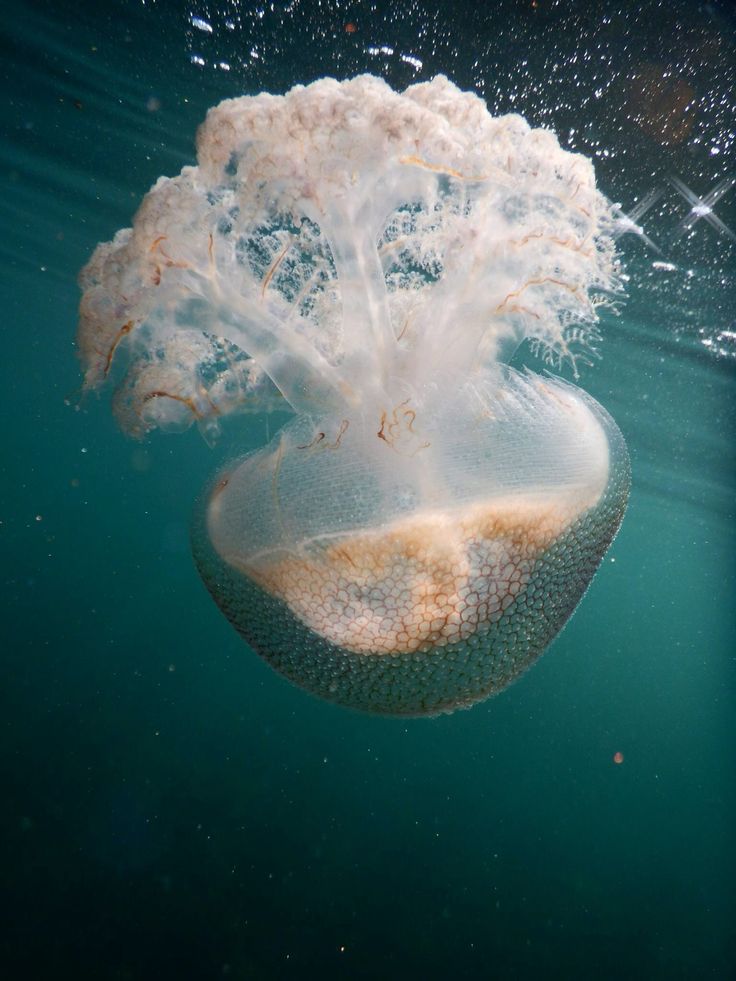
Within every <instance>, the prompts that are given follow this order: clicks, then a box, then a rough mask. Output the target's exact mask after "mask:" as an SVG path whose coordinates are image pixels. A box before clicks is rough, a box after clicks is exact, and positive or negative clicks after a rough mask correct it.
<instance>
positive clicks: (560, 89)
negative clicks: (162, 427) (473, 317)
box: [0, 0, 736, 979]
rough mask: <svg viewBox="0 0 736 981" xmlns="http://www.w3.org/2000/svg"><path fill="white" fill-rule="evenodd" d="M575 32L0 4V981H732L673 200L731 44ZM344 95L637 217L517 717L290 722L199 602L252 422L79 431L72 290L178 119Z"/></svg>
mask: <svg viewBox="0 0 736 981" xmlns="http://www.w3.org/2000/svg"><path fill="white" fill-rule="evenodd" d="M606 6H607V5H606V4H589V3H582V2H581V3H579V4H573V3H557V4H555V3H551V2H545V0H539V3H538V4H536V5H532V4H526V3H521V2H519V3H512V2H509V3H502V4H490V3H489V4H486V5H480V6H476V5H468V6H467V8H465V7H464V5H462V4H460V3H453V4H449V3H448V4H444V5H443V4H440V3H438V2H436V0H435V2H434V3H428V4H411V3H406V4H382V3H377V4H368V3H354V4H341V3H338V2H336V0H327V2H322V3H317V2H311V0H310V2H299V0H292V2H291V3H273V4H267V3H266V4H263V5H261V6H259V5H257V4H240V5H238V4H235V3H229V4H228V3H222V4H221V5H219V6H218V5H215V4H207V3H203V4H201V5H199V6H196V7H195V6H193V7H191V8H190V7H188V6H185V5H178V4H170V3H160V2H159V3H156V2H152V0H150V2H148V3H146V4H143V3H133V2H131V3H128V4H125V3H100V4H92V3H70V2H56V3H41V2H38V3H21V4H17V5H12V6H11V5H10V4H5V5H4V10H3V14H4V16H3V20H2V38H1V44H2V49H1V50H2V61H1V62H0V71H1V72H2V77H3V91H4V94H5V99H4V101H3V109H2V117H1V118H2V127H3V139H2V142H1V143H0V160H1V163H2V177H3V188H4V193H3V194H2V197H1V198H0V214H1V216H2V217H1V219H0V220H1V221H2V237H0V249H1V250H2V260H3V262H2V274H1V275H0V291H1V293H2V296H1V299H2V309H3V310H4V311H5V315H4V317H3V322H2V329H3V342H4V347H3V352H2V360H1V361H0V372H2V385H1V386H0V391H1V392H2V396H3V422H4V427H3V452H2V461H1V463H0V466H1V468H2V470H1V474H2V476H1V478H0V479H1V481H2V482H1V484H0V521H1V524H0V555H1V556H2V576H3V590H2V603H3V616H2V640H1V641H0V644H1V656H2V662H3V679H4V682H3V686H2V715H1V716H0V721H1V723H2V741H1V742H0V756H1V758H2V774H1V775H0V779H1V781H2V782H1V783H0V790H1V792H2V808H1V809H0V815H1V817H2V832H3V844H4V846H5V856H4V858H3V862H2V890H3V892H4V894H5V898H4V901H3V913H2V920H1V921H0V922H1V923H2V926H1V928H0V932H1V934H2V939H1V946H0V975H1V976H2V977H7V978H13V979H15V978H67V977H69V978H87V977H89V978H110V979H135V978H169V977H171V978H196V979H200V978H201V979H207V978H220V977H223V976H229V977H235V978H256V979H261V978H263V979H269V978H282V977H283V978H286V977H294V978H312V977H315V978H332V977H344V978H361V979H362V978H412V979H413V978H420V979H425V978H445V977H460V978H494V979H495V978H499V979H516V978H519V979H526V978H564V979H567V978H592V977H595V978H606V979H608V978H610V979H629V978H631V979H634V978H636V979H638V978H642V979H643V978H647V979H649V978H657V979H659V978H662V979H671V978H718V979H721V978H732V977H735V976H736V933H735V931H734V923H735V922H736V783H735V779H734V746H735V745H736V739H735V738H734V737H735V733H736V722H735V719H736V711H735V709H736V692H735V688H736V671H735V670H734V651H736V622H735V617H734V584H735V580H736V576H735V574H734V573H735V570H734V546H735V545H736V541H735V539H736V534H735V532H734V522H733V515H734V503H733V502H734V497H733V494H734V485H735V481H734V452H733V449H734V442H733V438H734V428H735V425H734V424H735V420H736V414H735V410H736V397H735V395H736V388H735V386H734V375H735V371H734V368H735V367H736V337H734V336H733V335H734V333H735V332H736V325H735V324H734V318H735V317H736V311H735V304H734V278H735V268H736V245H735V244H734V242H733V241H732V239H731V238H729V236H728V234H727V233H726V232H724V231H723V230H722V229H717V228H715V227H713V225H712V224H709V223H708V222H707V221H706V220H700V221H698V222H697V223H695V224H694V225H693V226H692V229H691V230H690V232H687V231H686V232H685V234H682V235H678V234H677V232H678V223H679V222H681V221H682V219H683V218H684V217H685V216H687V214H688V209H689V207H690V205H689V204H688V203H686V201H685V199H684V198H683V197H682V196H681V195H680V194H679V193H678V192H677V191H676V189H675V188H674V187H673V185H672V183H669V182H668V179H669V178H670V177H672V176H673V175H674V176H676V177H678V178H679V179H680V180H681V181H683V182H684V183H685V184H686V185H687V186H688V187H690V188H692V189H693V190H694V191H695V192H696V193H697V194H698V195H699V196H701V197H702V196H705V195H706V194H707V192H709V191H710V190H711V188H713V187H714V186H717V184H718V182H719V181H721V180H722V179H724V178H726V177H728V176H730V175H733V174H734V173H735V172H736V161H734V145H735V140H736V137H735V136H734V132H735V130H736V126H735V123H734V120H735V118H736V110H735V108H734V94H733V93H734V64H735V60H736V55H735V51H736V28H735V23H734V20H733V17H732V14H731V12H730V6H729V5H728V4H726V3H723V4H718V3H713V4H708V5H706V4H697V3H688V2H684V0H683V2H680V3H669V4H662V5H658V4H656V3H651V2H649V3H645V4H643V5H640V4H633V3H623V4H619V5H617V6H615V7H611V8H610V9H608V10H607V9H606ZM192 15H194V16H195V17H199V18H201V19H202V20H205V21H207V23H209V24H210V26H211V27H212V31H211V32H207V31H205V30H202V29H201V28H200V27H197V26H195V25H194V24H193V21H192ZM228 22H229V23H231V24H232V27H229V26H228ZM346 24H354V25H355V27H356V30H355V31H346V30H345V25H346ZM381 48H383V49H386V50H384V51H381V50H380V49H381ZM402 55H403V56H404V58H402ZM192 56H195V58H199V59H200V60H201V61H204V64H199V63H198V62H197V61H196V60H194V61H193V60H192ZM407 58H411V59H415V60H418V61H421V67H420V68H418V67H417V66H416V64H415V63H412V61H410V60H406V59H407ZM220 63H226V64H229V66H230V70H229V71H228V70H225V69H224V68H222V67H220ZM367 70H370V71H373V72H375V73H380V74H382V75H384V77H386V78H387V80H388V81H389V82H391V83H392V84H393V85H394V86H395V87H401V86H403V85H406V84H409V83H410V82H411V81H414V80H415V79H418V78H426V77H430V76H432V75H433V74H435V73H436V72H438V71H442V72H445V73H446V74H448V75H449V76H450V77H452V78H453V79H454V80H455V81H456V82H457V83H458V84H459V85H461V87H467V88H474V89H476V90H477V91H479V92H480V93H481V94H482V95H484V97H485V98H486V99H487V101H488V103H489V106H490V107H491V109H492V110H493V111H495V112H502V111H503V112H506V111H512V110H515V111H520V112H522V113H523V114H525V115H526V116H527V117H528V118H529V119H530V121H532V122H534V123H536V124H544V125H549V126H553V127H554V128H555V129H556V130H557V131H558V132H559V133H560V135H561V139H562V142H563V144H564V145H567V146H570V147H571V148H574V149H578V150H581V151H583V152H585V153H588V154H591V155H594V159H595V160H596V167H597V170H598V173H599V182H600V185H601V187H602V189H603V190H604V191H605V192H606V193H607V194H608V195H609V196H610V197H612V198H613V199H614V200H618V201H621V202H622V205H623V207H624V209H625V210H627V211H630V210H631V208H632V207H633V206H634V204H635V202H636V201H637V200H640V199H641V198H642V197H643V196H644V195H646V194H647V193H648V192H649V191H650V190H655V189H661V190H662V191H663V194H662V196H661V198H660V199H659V200H658V202H657V204H656V205H655V206H654V207H653V208H651V209H650V210H649V211H648V212H647V213H646V214H645V215H644V216H643V217H642V218H641V221H642V222H643V224H644V226H645V228H646V231H647V234H648V235H649V236H651V238H652V239H653V241H654V242H655V243H657V245H658V246H659V248H660V249H661V250H662V255H659V254H657V253H655V252H653V251H651V250H650V249H649V248H648V247H647V246H646V244H645V243H644V242H642V241H641V240H640V239H638V238H636V237H635V236H633V235H626V236H624V237H622V238H621V240H620V244H621V248H622V251H623V254H624V258H625V260H626V263H627V266H628V273H629V276H630V282H629V292H630V300H629V303H628V304H627V306H626V308H625V310H624V311H623V313H622V316H620V317H618V318H612V317H608V318H607V319H606V321H605V323H604V340H603V343H602V345H601V354H602V357H601V360H600V361H599V362H597V363H596V364H595V365H594V366H592V367H591V368H589V369H586V371H585V372H584V373H583V376H582V378H581V384H582V385H583V387H584V388H586V390H588V391H590V392H591V394H592V395H593V396H594V397H595V398H597V399H598V400H599V401H600V402H601V403H602V404H603V405H604V406H605V407H606V408H607V409H608V410H609V411H610V412H611V414H612V415H613V416H614V418H615V419H616V420H617V422H618V424H619V426H620V427H621V429H622V431H623V433H624V435H625V437H626V439H627V442H628V445H629V449H630V452H631V457H632V464H633V489H632V497H631V504H630V508H629V511H628V514H627V516H626V518H625V520H624V524H623V527H622V530H621V533H620V534H619V537H618V538H617V539H616V541H615V543H614V545H613V547H612V549H611V551H610V553H609V554H608V556H607V557H606V559H605V561H604V564H603V567H602V568H601V570H600V572H599V573H598V575H597V577H596V579H595V580H594V582H593V585H592V587H591V589H590V591H589V593H588V594H587V596H586V598H585V600H584V602H583V603H582V605H581V607H580V608H579V610H578V612H577V613H576V614H575V616H574V618H573V620H572V621H571V623H570V624H569V625H568V627H567V628H566V629H565V631H564V632H563V634H562V635H561V636H560V637H559V638H558V640H557V641H556V642H555V643H554V645H553V647H552V648H551V649H550V651H549V652H548V653H547V654H546V655H545V656H544V657H543V658H542V660H541V661H540V662H539V663H538V665H536V666H535V667H534V668H533V669H532V670H531V671H530V672H529V673H528V674H527V675H525V676H524V677H523V678H522V679H521V681H519V682H518V683H517V684H515V685H514V686H512V687H511V688H510V689H508V690H507V691H506V692H505V693H503V694H502V695H500V696H499V697H497V698H495V699H493V700H491V701H489V702H486V703H484V704H482V705H480V706H478V707H476V708H474V709H473V710H472V711H469V712H459V713H457V714H455V715H453V716H449V717H442V718H438V719H434V720H417V721H411V722H408V721H392V720H386V719H381V718H371V717H364V716H361V715H358V714H352V713H350V712H348V711H345V710H342V709H339V708H336V707H333V706H331V705H328V704H326V703H322V702H319V701H316V700H313V699H312V698H310V697H309V696H307V695H305V694H304V693H302V692H301V691H299V690H297V689H296V688H292V687H291V686H289V685H288V684H287V683H286V682H284V681H283V680H282V679H280V678H279V677H277V676H276V675H275V674H274V673H273V672H271V671H270V670H269V669H268V668H267V667H266V666H265V665H264V664H262V663H261V662H260V661H259V660H258V658H257V657H256V656H255V655H253V654H252V653H251V652H249V651H248V649H247V648H246V647H245V646H244V645H243V644H242V642H241V641H240V640H239V639H238V637H237V636H236V634H235V633H234V632H233V631H232V629H231V628H230V627H229V626H228V624H227V623H226V621H225V620H224V619H223V618H222V617H221V615H220V614H219V613H218V611H217V609H216V608H215V606H214V604H213V603H212V602H211V601H210V599H209V597H208V596H207V594H206V591H205V589H204V587H203V586H202V584H201V582H200V581H199V579H198V577H197V574H196V572H195V570H194V566H193V563H192V560H191V557H190V553H189V545H188V526H189V520H190V515H191V512H192V506H193V501H194V499H195V497H196V495H197V493H198V492H199V490H200V489H201V488H202V486H203V485H204V484H205V482H206V480H207V479H208V477H209V476H210V474H211V473H212V472H213V471H214V470H215V469H216V467H217V466H218V464H219V463H220V462H221V461H222V460H223V459H224V458H226V457H227V455H228V454H230V453H232V452H234V451H236V450H238V451H240V452H242V451H243V450H244V449H246V448H248V447H254V446H257V445H259V444H260V443H262V442H263V441H264V440H265V438H266V432H267V426H269V425H270V427H271V431H272V430H273V426H274V425H275V423H274V421H273V420H272V421H271V422H270V423H267V422H266V420H264V419H255V420H252V419H251V420H249V421H246V422H244V423H243V422H240V423H237V422H236V423H235V424H234V425H233V426H231V427H230V428H229V429H228V432H227V433H226V436H225V439H224V440H223V443H222V445H220V446H218V447H217V448H216V449H214V450H211V449H209V448H208V447H207V446H206V445H205V444H204V443H203V441H202V440H201V439H200V437H199V436H198V434H197V433H196V432H191V433H189V434H187V435H186V436H181V437H177V438H163V437H162V438H158V439H152V440H151V441H150V442H149V443H147V444H134V443H131V442H129V441H127V440H126V439H125V438H124V437H123V436H122V435H121V434H120V433H119V432H118V431H117V430H116V428H115V425H114V423H113V421H112V418H111V415H110V412H109V406H108V405H107V403H106V401H105V399H104V398H103V399H102V400H101V401H98V400H96V399H94V398H91V399H88V400H86V401H84V402H82V403H81V405H80V404H79V402H78V397H77V391H78V388H79V384H80V375H79V372H78V369H77V365H76V363H75V352H74V334H75V328H76V306H77V303H78V291H77V286H76V275H77V272H78V270H79V268H80V267H81V266H82V265H83V263H84V262H85V261H86V259H87V258H88V256H89V253H90V252H91V250H92V248H93V247H94V245H95V244H96V243H97V242H98V241H100V240H103V239H108V238H110V236H111V235H112V233H114V231H115V230H116V229H118V228H119V227H121V226H124V225H126V224H128V223H129V220H130V216H131V213H132V212H133V210H134V209H135V207H136V204H137V202H138V201H139V200H140V197H141V196H142V194H143V193H144V192H145V191H146V190H147V189H148V187H149V186H150V184H151V183H152V181H153V180H154V179H155V178H156V177H157V176H158V175H159V174H162V173H165V174H174V173H176V172H178V171H179V169H180V168H181V167H182V166H183V165H184V164H185V163H190V162H192V159H193V138H194V133H195V129H196V126H197V125H198V123H199V122H200V121H201V119H202V118H203V116H204V113H205V111H206V109H207V108H208V107H209V106H210V105H211V104H213V103H215V102H217V101H218V100H219V99H221V98H224V97H226V96H231V95H238V94H243V93H254V92H257V91H260V90H261V89H269V90H271V91H278V92H283V91H284V90H285V89H286V88H288V87H289V86H291V85H292V84H294V83H296V82H307V81H311V80H312V79H314V78H317V77H320V76H322V75H325V74H334V75H338V76H345V75H350V74H354V73H355V72H358V71H367ZM652 78H658V79H659V80H660V81H659V82H658V83H656V84H655V83H654V82H652V81H651V79H652ZM683 86H685V88H683ZM735 205H736V189H734V188H731V189H730V190H729V191H727V192H726V193H724V194H723V196H722V198H721V199H720V200H719V201H718V202H717V203H715V204H714V206H713V210H714V212H715V213H716V214H717V215H718V217H719V218H720V219H721V220H722V221H723V222H724V223H725V225H726V226H728V227H729V228H731V229H736V207H735ZM664 261H666V262H668V263H671V264H672V265H673V267H674V268H672V269H664V268H656V267H653V265H652V263H653V262H664ZM617 752H620V753H623V755H624V761H623V763H621V764H620V765H617V764H615V763H614V761H613V756H614V754H615V753H617Z"/></svg>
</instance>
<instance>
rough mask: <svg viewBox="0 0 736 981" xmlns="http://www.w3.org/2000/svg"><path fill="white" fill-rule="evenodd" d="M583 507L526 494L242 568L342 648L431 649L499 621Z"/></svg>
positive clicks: (360, 650) (376, 651)
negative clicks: (542, 559) (524, 496)
mask: <svg viewBox="0 0 736 981" xmlns="http://www.w3.org/2000/svg"><path fill="white" fill-rule="evenodd" d="M578 504H579V502H575V506H574V507H573V506H571V505H570V502H569V501H567V502H566V503H565V505H563V504H562V501H559V502H553V501H550V500H549V499H547V500H541V499H540V500H524V499H523V497H522V498H517V499H514V498H512V499H509V500H506V501H501V502H495V503H493V504H491V505H485V506H484V505H475V506H474V507H469V508H465V509H463V511H462V512H461V513H460V514H456V515H446V514H442V513H435V514H431V515H426V514H424V515H421V516H414V517H412V518H409V519H403V520H399V521H397V522H395V523H394V525H393V526H391V527H388V528H383V529H381V530H380V531H372V532H361V533H359V534H354V535H342V536H340V537H339V538H334V537H328V538H327V539H326V540H323V541H316V542H313V543H311V544H309V545H302V546H301V548H300V554H299V555H298V556H296V555H290V556H283V555H282V556H280V557H279V558H277V559H273V558H272V559H270V560H269V561H261V562H258V561H256V562H253V563H252V564H251V566H250V567H249V566H246V565H243V567H242V568H241V571H242V572H243V574H244V575H245V576H250V578H252V579H253V580H254V581H255V582H256V583H258V585H260V586H262V587H263V588H264V589H265V590H266V591H267V592H268V593H270V595H271V596H273V597H276V598H278V599H281V600H283V601H284V602H285V603H287V605H288V606H289V607H290V609H291V610H292V611H293V612H294V613H295V614H296V615H297V616H298V617H299V618H300V619H301V620H303V621H304V623H305V624H306V625H307V626H308V627H310V628H311V629H312V630H314V631H315V632H316V633H318V634H319V635H320V636H322V637H324V638H325V639H327V640H329V641H331V642H332V643H333V644H336V645H338V646H340V647H342V648H344V649H345V650H348V651H353V652H355V653H371V654H405V653H412V652H414V651H429V650H432V649H433V648H437V647H443V646H444V645H446V644H451V643H455V642H457V641H460V640H467V639H468V638H469V637H471V636H472V635H473V634H474V633H476V632H477V631H478V630H482V629H484V628H485V627H486V626H488V625H489V624H493V623H496V622H497V621H498V620H501V619H502V618H503V616H504V614H505V613H506V610H507V609H508V608H509V607H510V606H511V604H512V603H513V601H514V597H515V596H517V595H518V594H519V593H520V592H523V590H524V589H526V588H527V586H528V585H529V581H530V579H531V576H532V573H533V569H534V566H535V564H536V562H537V560H538V558H539V556H540V555H541V553H542V552H543V551H544V550H545V549H546V548H548V547H549V546H550V544H551V543H552V542H553V541H554V540H555V539H556V538H557V537H559V536H560V535H561V534H562V533H563V532H564V531H565V529H566V528H568V527H569V526H570V525H571V523H572V518H573V516H576V515H577V514H578V513H579V511H580V507H579V506H578Z"/></svg>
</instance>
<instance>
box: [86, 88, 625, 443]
mask: <svg viewBox="0 0 736 981" xmlns="http://www.w3.org/2000/svg"><path fill="white" fill-rule="evenodd" d="M197 156H198V166H196V167H185V168H184V170H182V172H181V174H180V175H179V176H178V177H175V178H172V179H168V178H161V179H159V181H158V182H157V183H156V184H155V185H154V187H153V188H152V189H151V191H150V192H149V193H148V194H147V195H146V197H145V198H144V200H143V203H142V205H141V207H140V209H139V211H138V213H137V215H136V217H135V220H134V223H133V228H132V229H125V230H123V231H120V232H118V234H117V235H116V236H115V238H114V239H113V241H112V242H108V243H104V244H101V245H100V246H98V248H97V249H96V251H95V253H94V254H93V256H92V258H91V259H90V262H89V263H88V265H87V266H86V267H85V269H84V270H83V271H82V274H81V280H80V281H81V286H82V289H83V291H84V295H83V298H82V303H81V315H80V327H79V337H78V342H79V349H80V354H81V358H82V361H83V363H84V367H85V383H86V385H87V387H96V386H98V385H99V384H101V383H102V382H103V381H104V380H105V379H106V377H107V376H108V375H109V374H110V372H111V368H112V365H113V361H114V360H117V358H118V356H119V355H121V354H124V355H125V360H126V363H127V365H128V375H127V376H126V378H125V379H124V380H123V381H122V383H121V385H120V387H119V389H118V394H117V396H116V399H115V408H116V413H117V416H118V418H119V420H120V422H121V424H122V426H123V427H124V428H125V429H126V430H127V431H128V432H131V433H132V434H134V435H142V434H144V433H145V432H147V431H148V430H150V429H152V428H154V427H155V426H162V427H163V428H181V427H182V426H184V425H186V424H188V423H189V422H191V421H194V420H196V421H198V422H199V423H200V425H201V426H202V428H203V429H204V430H205V432H206V433H210V432H211V431H212V428H213V427H214V426H216V423H217V419H219V418H220V417H222V416H224V415H227V414H230V413H235V412H240V411H247V410H256V411H261V410H270V409H272V408H274V407H275V406H276V405H278V404H280V403H281V402H282V399H281V396H283V397H284V398H285V399H286V401H287V402H288V403H289V405H290V406H291V407H292V408H293V409H294V410H296V411H297V412H300V413H304V414H310V415H315V416H321V417H326V416H332V417H333V418H336V419H339V418H341V417H343V416H345V415H346V414H348V413H350V412H354V411H356V410H357V411H360V412H362V413H363V414H366V413H368V414H370V413H372V412H373V411H374V410H376V411H377V410H378V408H379V407H380V406H381V405H384V404H393V403H395V402H396V401H397V400H399V399H400V398H401V397H403V396H404V395H405V393H406V392H411V394H412V397H413V399H414V403H413V404H414V405H416V406H417V407H418V408H419V407H421V406H422V405H423V404H429V402H430V401H431V400H432V399H437V398H439V399H442V398H443V397H446V396H447V394H448V392H449V391H450V390H452V389H453V388H456V387H457V385H458V384H460V383H462V382H463V381H466V380H468V379H469V378H472V377H473V376H474V374H475V375H477V376H478V377H479V380H480V381H481V382H482V383H484V384H485V383H487V382H488V381H489V380H490V381H491V382H492V380H493V377H494V374H495V373H496V371H497V364H498V362H499V361H500V360H501V359H502V358H503V357H504V355H505V353H506V352H507V351H508V350H512V349H513V348H514V347H515V346H516V344H518V343H519V342H520V341H522V340H523V339H524V338H528V339H530V340H531V342H532V344H533V345H538V346H539V347H541V348H542V349H544V350H545V351H546V352H547V354H548V356H549V358H550V359H551V360H555V359H560V358H566V357H569V358H572V359H573V361H574V359H575V357H576V356H577V355H578V354H579V352H580V351H582V352H583V353H584V352H585V351H586V350H590V347H591V342H593V341H594V340H595V336H596V325H597V321H598V317H597V314H596V307H597V306H598V305H599V304H600V303H602V302H606V301H607V298H610V296H611V295H612V294H615V293H616V292H617V291H618V290H619V274H618V266H617V261H616V256H615V249H614V242H613V237H612V230H613V226H612V212H611V205H610V203H609V202H608V201H607V200H606V199H605V198H604V197H603V195H601V194H600V193H599V192H598V191H597V190H596V185H595V175H594V172H593V167H592V164H591V163H590V161H589V160H587V159H586V158H584V157H582V156H580V155H577V154H572V153H568V152H566V151H564V150H562V149H561V148H560V146H559V144H558V142H557V140H556V138H555V136H554V135H553V134H552V133H551V132H549V131H546V130H538V129H537V130H534V129H531V128H530V127H529V126H528V125H527V123H526V122H525V121H524V120H523V119H522V118H521V117H520V116H516V115H509V116H503V117H500V118H493V117H491V116H490V115H489V114H488V112H487V110H486V107H485V104H484V103H483V102H482V100H480V99H479V98H478V97H477V96H475V95H473V94H471V93H463V92H461V91H460V90H459V89H458V88H456V86H454V85H453V84H452V83H451V82H449V81H448V80H447V79H446V78H444V77H442V76H438V77H436V78H434V79H433V80H432V81H431V82H427V83H421V84H418V85H413V86H411V87H409V88H408V89H407V90H406V91H405V92H404V93H396V92H393V91H392V90H391V89H390V88H389V86H388V85H387V84H386V83H385V82H383V81H382V80H381V79H378V78H374V77H372V76H369V75H364V76H360V77H358V78H354V79H352V80H350V81H346V82H337V81H335V80H333V79H323V80H321V81H319V82H315V83H314V84H312V85H309V86H306V87H303V86H297V87H295V88H294V89H292V90H291V91H290V92H288V93H287V94H286V95H285V96H273V95H269V94H266V93H264V94H261V95H259V96H256V97H242V98H238V99H229V100H226V101H224V102H222V103H221V104H220V105H218V106H216V107H215V108H213V109H211V110H210V112H209V113H208V115H207V118H206V120H205V122H204V124H203V125H202V127H201V128H200V130H199V133H198V136H197ZM443 393H444V396H443Z"/></svg>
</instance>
